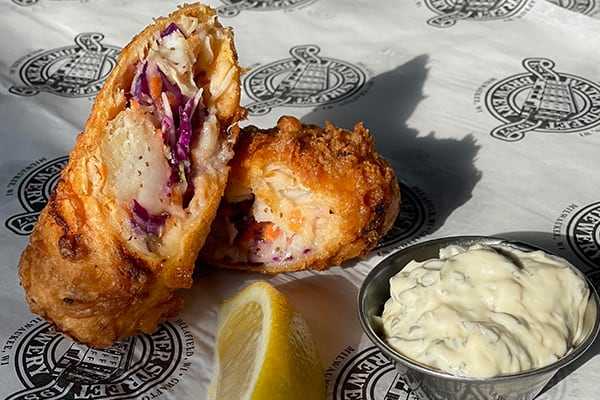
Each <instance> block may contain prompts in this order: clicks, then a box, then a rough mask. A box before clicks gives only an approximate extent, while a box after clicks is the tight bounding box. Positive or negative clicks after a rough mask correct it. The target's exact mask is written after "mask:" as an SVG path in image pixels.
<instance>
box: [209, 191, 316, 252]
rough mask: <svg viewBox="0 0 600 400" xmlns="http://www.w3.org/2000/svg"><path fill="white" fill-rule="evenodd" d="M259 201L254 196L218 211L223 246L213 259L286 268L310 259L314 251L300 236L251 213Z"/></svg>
mask: <svg viewBox="0 0 600 400" xmlns="http://www.w3.org/2000/svg"><path fill="white" fill-rule="evenodd" d="M257 205H259V206H260V201H259V200H258V199H256V198H255V196H254V195H250V197H249V198H247V199H244V200H242V201H238V202H223V203H222V204H221V208H220V210H219V214H220V215H219V216H220V218H219V219H218V220H219V221H221V222H222V223H218V224H217V226H216V229H218V230H220V232H218V233H217V234H218V235H219V236H220V237H221V239H223V240H221V241H220V243H223V244H226V246H223V247H220V248H218V249H216V250H215V256H216V258H218V259H222V260H223V261H225V262H228V263H241V264H245V263H250V264H273V263H277V264H287V263H292V262H297V261H298V260H299V259H302V258H304V257H307V256H309V255H310V254H311V253H312V251H313V249H312V247H311V246H308V245H307V244H306V241H305V240H304V238H303V237H302V235H300V234H298V233H297V232H289V231H288V230H286V229H285V228H283V227H282V226H280V225H278V224H276V223H275V222H273V221H269V220H267V219H264V218H260V217H259V218H260V221H257V216H256V213H255V212H254V211H253V210H254V209H255V208H256V206H257Z"/></svg>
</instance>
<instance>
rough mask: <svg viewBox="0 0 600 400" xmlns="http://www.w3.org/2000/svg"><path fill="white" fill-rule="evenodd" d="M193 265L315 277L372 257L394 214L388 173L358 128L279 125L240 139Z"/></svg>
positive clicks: (396, 201)
mask: <svg viewBox="0 0 600 400" xmlns="http://www.w3.org/2000/svg"><path fill="white" fill-rule="evenodd" d="M231 168H232V169H231V174H230V178H229V182H228V184H227V189H226V191H225V196H224V200H223V201H222V203H221V206H220V207H219V211H218V213H217V218H216V219H215V221H214V222H213V226H212V231H211V234H210V235H209V238H208V239H207V241H206V245H205V247H204V248H203V250H202V251H201V258H202V259H203V260H204V261H206V262H208V263H211V264H215V265H218V266H222V267H227V268H236V269H244V270H251V271H259V272H264V273H277V272H283V271H297V270H301V269H306V268H312V269H324V268H326V267H328V266H331V265H339V264H340V263H342V262H343V261H345V260H348V259H351V258H354V257H357V256H361V255H364V254H366V253H367V252H368V251H369V250H371V249H372V248H373V247H374V246H375V245H376V244H377V242H378V241H379V239H380V238H381V237H382V236H383V235H385V233H386V232H387V231H388V230H389V229H390V228H391V226H392V224H393V222H394V220H395V218H396V216H397V215H398V209H399V206H400V192H399V188H398V183H397V181H396V178H395V176H394V172H393V170H392V168H391V167H390V166H389V164H388V163H387V162H386V161H385V160H383V159H382V158H381V157H380V156H379V155H378V154H377V152H376V151H375V149H374V146H373V138H372V137H371V135H370V134H369V132H368V131H367V129H365V128H364V126H363V125H362V123H359V124H357V125H356V126H355V127H354V131H353V132H349V131H345V130H343V129H339V128H336V127H335V126H333V125H332V124H329V123H328V124H326V126H325V129H321V128H319V127H317V126H314V125H302V124H301V123H300V121H298V120H297V119H295V118H293V117H283V118H281V119H280V120H279V122H278V123H277V127H276V128H274V129H269V130H260V129H258V128H256V127H253V126H251V127H248V128H245V129H243V130H242V133H241V135H240V140H239V141H238V144H237V146H236V155H235V157H234V159H233V160H232V164H231Z"/></svg>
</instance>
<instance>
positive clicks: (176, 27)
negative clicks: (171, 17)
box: [160, 22, 185, 38]
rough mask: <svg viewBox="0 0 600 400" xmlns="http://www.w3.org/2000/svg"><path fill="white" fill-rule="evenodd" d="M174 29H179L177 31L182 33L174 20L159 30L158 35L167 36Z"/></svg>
mask: <svg viewBox="0 0 600 400" xmlns="http://www.w3.org/2000/svg"><path fill="white" fill-rule="evenodd" d="M175 31H179V33H181V34H182V35H183V32H181V29H179V27H178V26H177V25H176V24H175V23H174V22H171V23H170V24H169V25H168V26H167V27H166V28H165V30H164V31H162V32H161V34H160V37H161V38H164V37H165V36H169V35H170V34H171V33H173V32H175ZM184 36H185V35H184Z"/></svg>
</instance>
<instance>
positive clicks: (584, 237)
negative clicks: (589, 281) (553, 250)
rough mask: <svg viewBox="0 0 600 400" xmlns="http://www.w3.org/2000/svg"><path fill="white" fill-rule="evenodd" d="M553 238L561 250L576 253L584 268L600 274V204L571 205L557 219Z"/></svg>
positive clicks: (553, 229)
mask: <svg viewBox="0 0 600 400" xmlns="http://www.w3.org/2000/svg"><path fill="white" fill-rule="evenodd" d="M552 237H553V239H554V241H555V242H556V245H557V246H558V248H559V249H561V250H567V249H568V250H571V251H572V252H573V253H575V255H576V256H577V258H579V259H580V260H581V261H582V264H583V265H581V266H582V267H583V266H585V267H587V268H588V269H589V270H590V271H591V272H594V271H598V272H600V202H595V203H591V204H588V205H584V206H580V205H578V204H575V203H572V204H569V205H568V206H567V207H565V209H564V210H563V211H562V212H561V214H560V215H559V217H558V218H557V219H556V222H555V223H554V226H553V228H552ZM599 277H600V276H599Z"/></svg>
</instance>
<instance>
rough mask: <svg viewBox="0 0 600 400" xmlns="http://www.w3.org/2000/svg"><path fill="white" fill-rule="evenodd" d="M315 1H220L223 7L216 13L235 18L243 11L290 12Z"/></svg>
mask: <svg viewBox="0 0 600 400" xmlns="http://www.w3.org/2000/svg"><path fill="white" fill-rule="evenodd" d="M315 1H316V0H221V2H223V3H225V5H222V6H220V7H218V8H217V13H218V14H219V16H221V17H235V16H236V15H238V14H239V13H240V11H243V10H251V11H273V10H291V9H293V8H296V7H299V6H301V5H306V4H309V3H313V2H315Z"/></svg>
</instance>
